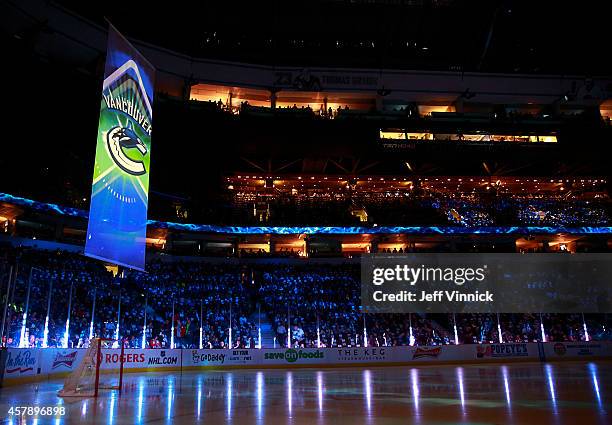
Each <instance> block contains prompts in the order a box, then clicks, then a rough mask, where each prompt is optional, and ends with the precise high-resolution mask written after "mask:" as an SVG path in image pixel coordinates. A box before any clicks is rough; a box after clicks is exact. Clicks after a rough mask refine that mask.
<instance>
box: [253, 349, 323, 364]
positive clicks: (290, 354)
mask: <svg viewBox="0 0 612 425" xmlns="http://www.w3.org/2000/svg"><path fill="white" fill-rule="evenodd" d="M324 356H325V355H324V354H323V352H322V351H319V350H316V351H304V350H294V349H293V348H290V349H288V350H287V351H285V352H284V353H266V354H265V355H264V359H265V360H276V359H284V360H286V361H287V362H288V363H295V362H297V361H298V360H300V359H322V358H323V357H324Z"/></svg>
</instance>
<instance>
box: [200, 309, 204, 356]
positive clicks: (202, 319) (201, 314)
mask: <svg viewBox="0 0 612 425" xmlns="http://www.w3.org/2000/svg"><path fill="white" fill-rule="evenodd" d="M203 313H204V310H203V307H202V300H201V299H200V350H201V349H202V347H203V345H202V324H203V323H204V315H203Z"/></svg>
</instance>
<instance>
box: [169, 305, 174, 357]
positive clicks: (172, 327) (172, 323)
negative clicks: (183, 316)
mask: <svg viewBox="0 0 612 425" xmlns="http://www.w3.org/2000/svg"><path fill="white" fill-rule="evenodd" d="M170 323H171V326H170V348H172V349H174V298H172V320H171V321H170Z"/></svg>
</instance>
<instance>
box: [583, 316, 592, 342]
mask: <svg viewBox="0 0 612 425" xmlns="http://www.w3.org/2000/svg"><path fill="white" fill-rule="evenodd" d="M582 328H583V329H584V339H585V341H587V342H589V341H590V340H591V337H590V336H589V330H588V329H587V324H586V320H584V313H582Z"/></svg>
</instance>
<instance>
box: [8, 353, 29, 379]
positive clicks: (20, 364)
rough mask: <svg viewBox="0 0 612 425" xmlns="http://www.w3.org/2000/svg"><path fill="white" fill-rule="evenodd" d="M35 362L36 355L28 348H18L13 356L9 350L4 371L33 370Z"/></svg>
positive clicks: (22, 371)
mask: <svg viewBox="0 0 612 425" xmlns="http://www.w3.org/2000/svg"><path fill="white" fill-rule="evenodd" d="M35 364H36V356H34V355H33V354H32V352H31V351H30V350H25V351H21V350H19V352H18V353H17V355H15V356H14V355H13V353H11V352H10V351H9V353H8V359H6V373H15V372H19V373H20V374H21V373H26V372H29V371H31V370H34V365H35Z"/></svg>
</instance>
